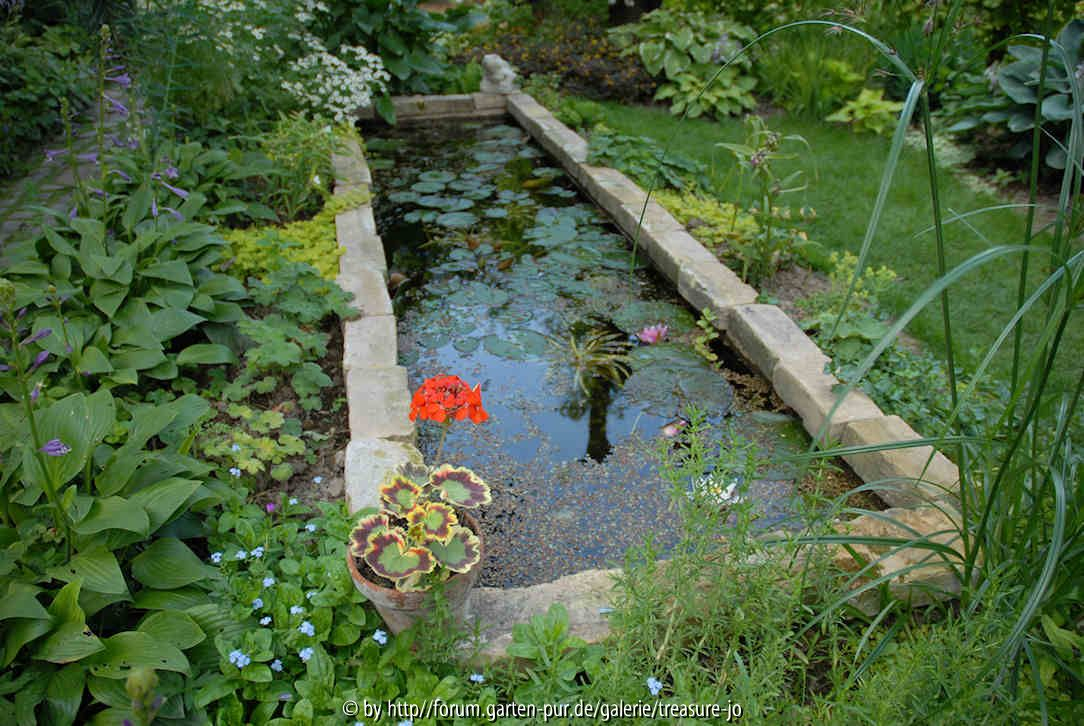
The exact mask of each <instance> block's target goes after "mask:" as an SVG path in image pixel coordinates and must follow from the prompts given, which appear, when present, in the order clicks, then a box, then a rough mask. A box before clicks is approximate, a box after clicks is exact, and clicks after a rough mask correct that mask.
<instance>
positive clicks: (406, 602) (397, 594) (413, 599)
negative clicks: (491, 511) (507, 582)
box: [346, 511, 485, 633]
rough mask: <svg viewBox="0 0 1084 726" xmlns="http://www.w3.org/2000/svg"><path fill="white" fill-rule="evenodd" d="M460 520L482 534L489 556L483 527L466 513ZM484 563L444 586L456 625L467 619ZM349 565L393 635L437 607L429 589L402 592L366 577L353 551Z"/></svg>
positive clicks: (360, 588)
mask: <svg viewBox="0 0 1084 726" xmlns="http://www.w3.org/2000/svg"><path fill="white" fill-rule="evenodd" d="M459 520H460V521H461V522H463V524H465V525H466V526H467V527H469V528H470V529H471V531H472V532H474V533H475V534H476V535H478V541H479V550H480V551H481V555H482V557H483V558H484V557H485V544H484V543H483V542H482V533H481V528H480V527H479V525H478V522H477V520H475V519H474V517H472V516H471V515H469V514H467V513H466V512H462V511H461V512H459ZM481 565H482V562H481V560H479V561H478V564H476V565H475V566H474V567H472V568H471V569H470V571H469V572H462V573H457V574H455V575H452V576H451V577H450V578H448V580H447V581H446V582H445V584H444V598H445V600H447V602H448V608H449V610H450V611H451V614H452V617H453V618H455V620H456V622H463V621H464V620H465V619H466V616H467V598H468V596H469V595H470V590H471V588H472V587H474V583H475V582H477V580H478V574H479V573H480V572H481V570H482V567H481ZM346 566H347V568H348V569H349V570H350V577H351V578H353V580H354V587H356V588H357V589H358V592H360V593H361V594H362V595H364V596H365V597H366V598H368V600H369V602H371V603H372V604H373V605H374V606H376V611H377V612H378V613H380V617H382V618H384V622H385V623H386V624H387V626H388V630H390V631H391V632H393V633H400V632H402V631H404V630H406V629H407V628H409V627H410V626H411V625H413V624H414V623H415V622H416V621H417V620H419V619H420V618H421V617H422V616H423V615H425V614H426V613H428V612H430V611H431V610H432V608H433V596H432V593H431V592H430V591H428V590H425V591H421V592H401V591H399V590H396V589H395V588H394V587H383V586H382V585H378V584H376V583H375V582H372V581H370V580H368V579H366V578H365V576H363V575H362V574H361V572H360V570H358V564H357V562H356V561H355V559H354V555H353V553H351V552H350V549H349V548H347V550H346Z"/></svg>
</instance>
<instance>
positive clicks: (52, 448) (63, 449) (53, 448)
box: [40, 439, 72, 456]
mask: <svg viewBox="0 0 1084 726" xmlns="http://www.w3.org/2000/svg"><path fill="white" fill-rule="evenodd" d="M71 450H72V447H70V446H68V445H67V444H65V443H64V442H63V441H61V440H60V439H49V440H48V441H46V442H45V446H43V447H41V449H40V451H41V453H43V454H46V455H47V456H64V454H67V453H68V452H69V451H71Z"/></svg>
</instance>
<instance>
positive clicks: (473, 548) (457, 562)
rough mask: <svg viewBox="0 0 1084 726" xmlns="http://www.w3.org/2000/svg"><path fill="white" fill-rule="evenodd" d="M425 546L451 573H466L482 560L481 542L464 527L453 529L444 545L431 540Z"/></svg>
mask: <svg viewBox="0 0 1084 726" xmlns="http://www.w3.org/2000/svg"><path fill="white" fill-rule="evenodd" d="M426 544H427V546H428V547H429V549H430V551H432V553H433V556H434V557H436V558H437V560H439V561H440V563H441V564H442V565H444V566H445V567H447V568H448V569H449V570H451V571H453V572H467V571H468V570H470V568H472V567H474V566H475V565H476V564H478V561H479V560H480V559H482V543H481V540H479V539H478V536H477V535H476V534H474V532H471V531H470V530H469V529H467V528H466V527H462V526H456V527H453V528H452V536H451V537H450V538H449V540H448V541H447V542H446V543H444V542H438V541H436V540H431V541H430V542H427V543H426Z"/></svg>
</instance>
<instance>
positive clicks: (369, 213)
mask: <svg viewBox="0 0 1084 726" xmlns="http://www.w3.org/2000/svg"><path fill="white" fill-rule="evenodd" d="M335 237H336V239H337V240H338V242H339V246H340V247H342V248H343V250H344V252H343V256H342V257H341V258H340V260H339V269H340V270H345V269H346V268H347V267H351V268H353V267H367V268H369V269H372V270H376V271H377V272H379V273H380V274H381V275H384V276H386V275H387V273H388V262H387V259H386V258H385V257H384V243H383V242H381V241H380V237H379V236H378V235H377V233H376V221H375V220H374V219H373V209H372V207H371V206H369V205H368V204H365V205H362V206H361V207H359V208H358V209H350V210H347V211H345V212H342V213H340V214H337V215H335Z"/></svg>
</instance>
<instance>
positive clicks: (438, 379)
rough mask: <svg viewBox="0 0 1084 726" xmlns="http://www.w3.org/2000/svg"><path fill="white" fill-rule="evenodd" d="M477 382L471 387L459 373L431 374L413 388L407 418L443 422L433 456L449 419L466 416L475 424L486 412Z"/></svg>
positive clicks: (439, 446)
mask: <svg viewBox="0 0 1084 726" xmlns="http://www.w3.org/2000/svg"><path fill="white" fill-rule="evenodd" d="M481 388H482V387H481V385H477V386H475V387H474V388H471V387H470V386H469V385H467V383H466V382H465V381H464V380H463V379H462V378H460V377H459V376H433V377H432V378H426V379H425V382H423V383H422V385H421V386H420V387H419V388H418V390H417V391H415V392H414V397H413V398H412V399H411V401H410V420H411V421H416V420H418V419H422V420H429V421H435V422H436V423H439V424H443V425H444V430H443V431H442V432H441V436H440V444H439V445H438V446H437V455H436V458H437V459H439V458H440V453H441V452H442V451H443V450H444V439H445V438H446V437H447V436H448V428H449V427H450V426H451V424H452V421H462V420H464V419H467V418H469V419H470V420H471V421H472V422H474V423H476V424H480V423H483V422H484V421H486V420H487V419H488V418H489V414H488V413H486V410H485V409H484V408H482V392H481Z"/></svg>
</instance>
